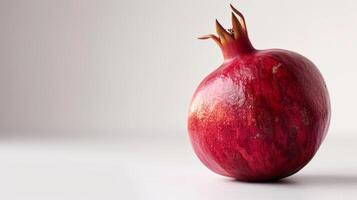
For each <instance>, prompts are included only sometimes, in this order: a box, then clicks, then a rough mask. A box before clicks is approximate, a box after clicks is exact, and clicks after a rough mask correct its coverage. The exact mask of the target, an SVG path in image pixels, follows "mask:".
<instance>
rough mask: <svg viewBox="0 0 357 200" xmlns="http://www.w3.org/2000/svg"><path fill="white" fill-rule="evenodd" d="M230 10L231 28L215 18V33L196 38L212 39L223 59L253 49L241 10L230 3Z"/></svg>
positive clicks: (249, 51)
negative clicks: (227, 27)
mask: <svg viewBox="0 0 357 200" xmlns="http://www.w3.org/2000/svg"><path fill="white" fill-rule="evenodd" d="M230 6H231V8H232V10H233V12H232V28H231V29H227V30H226V29H225V28H224V27H223V26H222V25H221V24H220V23H219V22H218V20H217V19H216V32H217V35H218V36H216V35H213V34H209V35H204V36H201V37H199V38H198V39H213V40H214V41H215V42H216V43H217V44H218V46H219V47H220V48H221V50H222V52H223V57H224V59H231V58H233V57H237V56H239V55H242V54H247V53H251V52H253V51H255V49H254V47H253V46H252V44H251V43H250V40H249V38H248V32H247V27H246V23H245V18H244V16H243V14H242V13H241V12H239V11H238V10H237V9H236V8H234V7H233V6H232V4H230ZM237 15H238V17H239V19H238V17H237Z"/></svg>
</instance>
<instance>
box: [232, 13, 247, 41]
mask: <svg viewBox="0 0 357 200" xmlns="http://www.w3.org/2000/svg"><path fill="white" fill-rule="evenodd" d="M232 27H233V28H232V30H233V31H232V32H233V35H234V39H237V38H238V37H239V35H241V34H244V32H245V31H244V29H243V27H242V24H241V23H240V22H239V21H238V18H237V17H236V15H235V14H234V13H232Z"/></svg>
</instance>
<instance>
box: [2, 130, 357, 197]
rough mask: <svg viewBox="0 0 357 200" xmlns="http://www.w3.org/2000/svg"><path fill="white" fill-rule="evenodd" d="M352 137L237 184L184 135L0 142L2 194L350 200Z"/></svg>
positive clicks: (354, 169) (355, 167) (354, 170)
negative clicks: (269, 176) (288, 167)
mask: <svg viewBox="0 0 357 200" xmlns="http://www.w3.org/2000/svg"><path fill="white" fill-rule="evenodd" d="M355 139H356V138H337V137H336V136H330V137H327V140H326V141H325V143H324V144H323V146H322V148H321V149H320V150H319V152H318V154H317V156H316V157H315V158H314V159H313V160H312V162H310V163H309V165H308V166H307V167H305V168H304V169H303V170H302V171H300V172H299V173H298V174H296V175H294V176H291V177H290V178H287V179H284V180H282V181H280V182H275V183H241V182H236V181H233V180H231V179H228V178H225V177H221V176H219V175H216V174H214V173H212V172H210V171H209V170H208V169H206V168H205V167H204V166H203V165H202V164H201V163H200V162H199V161H198V159H197V158H196V157H195V155H194V154H193V151H192V149H191V147H190V144H189V142H188V138H186V137H183V138H177V137H173V138H165V139H158V138H151V139H149V138H141V139H140V138H130V139H129V138H127V139H120V138H118V139H116V140H115V139H111V140H105V139H100V140H99V139H85V140H84V139H59V138H58V139H55V138H54V139H47V140H44V139H42V140H24V139H22V140H19V139H3V140H2V141H1V142H0V159H1V165H0V177H1V179H0V188H2V196H3V197H6V198H5V199H36V200H41V199H46V200H48V199H69V200H70V199H88V200H91V199H106V200H108V199H134V200H135V199H205V200H210V199H212V200H217V199H314V200H316V199H324V200H326V199H353V198H354V196H355V195H357V158H356V157H355V152H357V147H356V146H355V145H354V140H355Z"/></svg>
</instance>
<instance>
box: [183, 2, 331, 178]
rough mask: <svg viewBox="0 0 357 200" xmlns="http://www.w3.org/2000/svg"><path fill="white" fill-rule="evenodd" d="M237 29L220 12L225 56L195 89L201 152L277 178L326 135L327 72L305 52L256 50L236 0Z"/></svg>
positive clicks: (224, 166)
mask: <svg viewBox="0 0 357 200" xmlns="http://www.w3.org/2000/svg"><path fill="white" fill-rule="evenodd" d="M231 8H232V10H233V12H232V26H233V27H232V29H228V30H225V29H224V28H223V27H222V26H221V24H219V22H218V21H217V20H216V30H217V34H218V36H215V35H207V36H203V37H201V38H200V39H208V38H211V39H213V40H214V41H215V42H216V43H217V44H218V45H219V47H220V48H221V50H222V52H223V57H224V62H223V64H222V65H221V66H220V67H219V68H217V69H216V70H215V71H213V72H212V73H211V74H209V75H208V76H207V77H206V78H205V79H204V80H203V81H202V82H201V84H200V85H199V86H198V88H197V90H196V91H195V93H194V95H193V98H192V101H191V104H190V108H189V116H188V132H189V137H190V140H191V143H192V146H193V148H194V151H195V153H196V154H197V156H198V158H199V159H200V160H201V161H202V162H203V164H204V165H206V166H207V167H208V168H209V169H211V170H212V171H214V172H216V173H218V174H221V175H223V176H228V177H232V178H235V179H237V180H240V181H253V182H255V181H273V180H278V179H281V178H284V177H287V176H290V175H292V174H294V173H296V172H297V171H299V170H300V169H302V168H303V167H304V166H305V165H306V164H307V163H308V162H309V161H310V160H311V159H312V157H313V156H314V154H315V153H316V151H317V150H318V148H319V146H320V145H321V143H322V141H323V140H324V138H325V136H326V133H327V129H328V126H329V123H330V109H331V108H330V100H329V95H328V91H327V88H326V85H325V82H324V80H323V77H322V75H321V74H320V72H319V71H318V69H317V68H316V67H315V65H314V64H313V63H312V62H311V61H310V60H308V59H307V58H305V57H304V56H302V55H299V54H297V53H294V52H292V51H287V50H282V49H268V50H256V49H255V48H254V47H253V46H252V44H251V42H250V41H249V39H248V34H247V28H246V23H245V19H244V16H243V15H242V14H241V13H240V12H239V11H238V10H237V9H235V8H234V7H233V6H232V5H231Z"/></svg>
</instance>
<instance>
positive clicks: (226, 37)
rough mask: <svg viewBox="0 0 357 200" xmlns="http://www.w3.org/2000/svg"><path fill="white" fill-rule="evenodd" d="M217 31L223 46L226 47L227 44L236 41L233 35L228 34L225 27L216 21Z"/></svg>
mask: <svg viewBox="0 0 357 200" xmlns="http://www.w3.org/2000/svg"><path fill="white" fill-rule="evenodd" d="M216 31H217V34H218V36H219V39H220V40H221V43H222V45H224V44H225V43H227V42H231V41H234V38H233V35H231V34H230V33H229V32H227V31H226V30H225V29H224V28H223V26H222V25H221V24H220V23H219V22H218V20H216Z"/></svg>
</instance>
